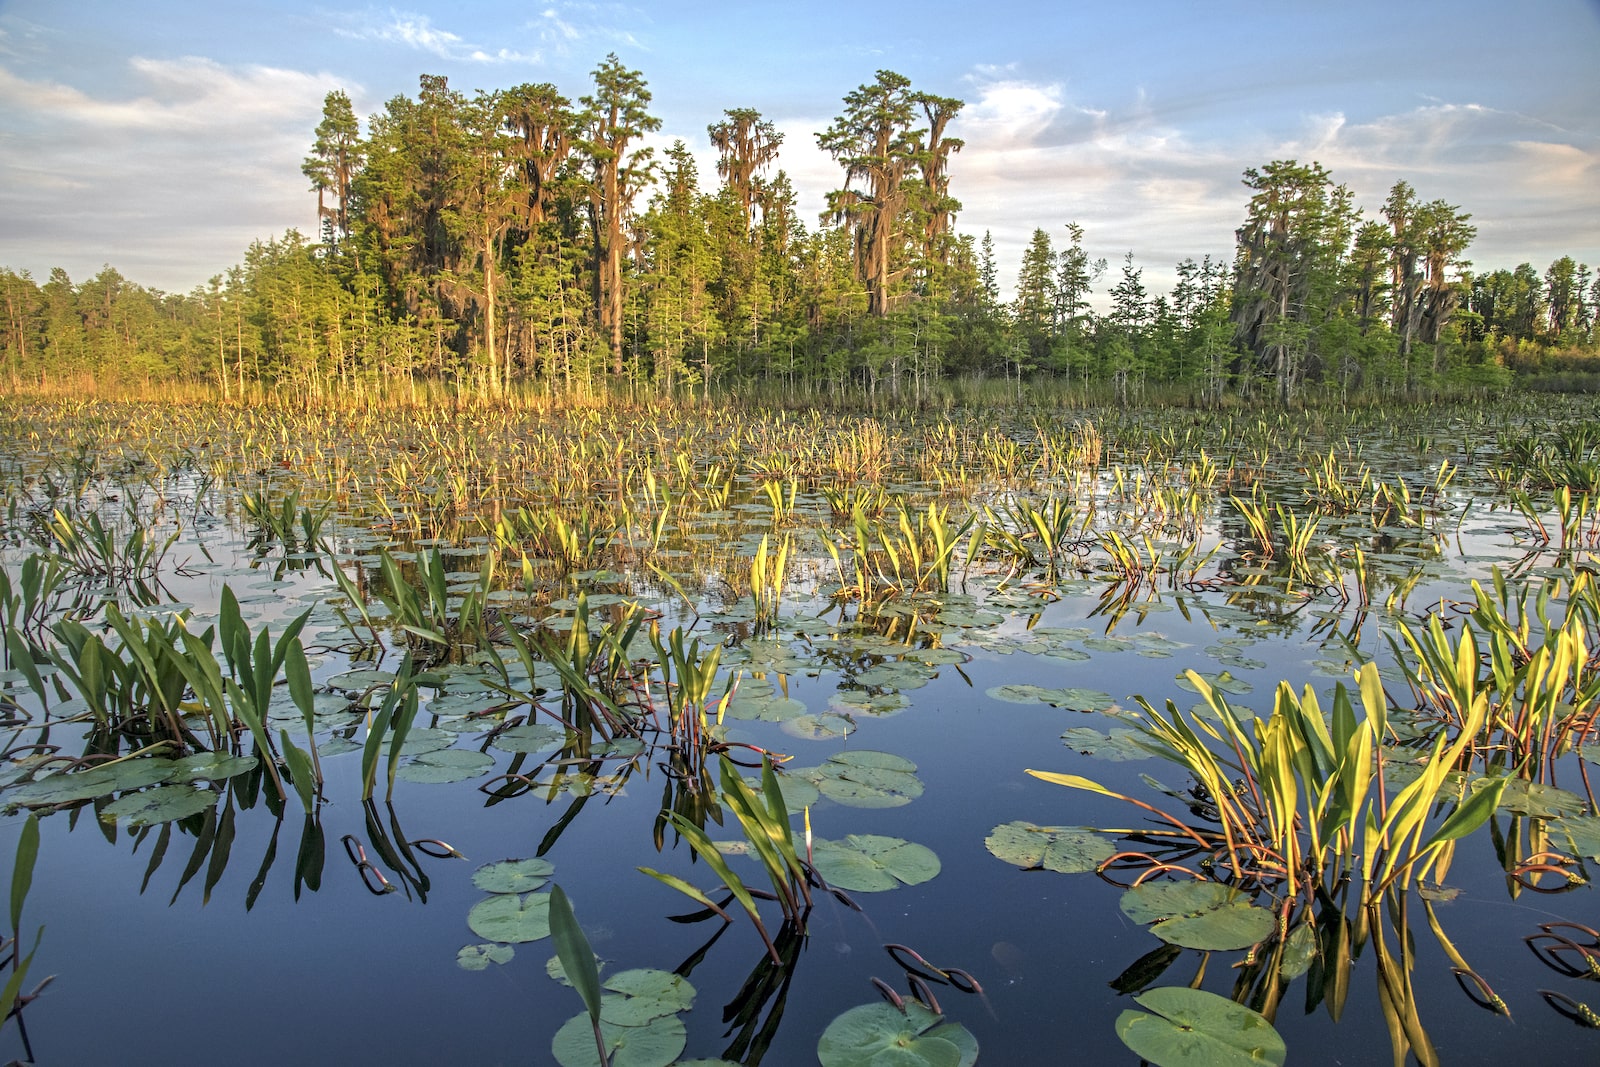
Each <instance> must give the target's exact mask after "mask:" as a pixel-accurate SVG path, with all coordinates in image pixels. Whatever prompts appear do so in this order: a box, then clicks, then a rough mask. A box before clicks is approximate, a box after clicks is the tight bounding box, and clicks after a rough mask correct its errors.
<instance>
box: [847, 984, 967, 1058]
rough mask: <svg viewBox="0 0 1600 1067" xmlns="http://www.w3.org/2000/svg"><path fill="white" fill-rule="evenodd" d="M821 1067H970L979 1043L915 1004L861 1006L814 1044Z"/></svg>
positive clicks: (961, 1028) (963, 1029) (956, 1026)
mask: <svg viewBox="0 0 1600 1067" xmlns="http://www.w3.org/2000/svg"><path fill="white" fill-rule="evenodd" d="M817 1060H818V1062H819V1063H820V1064H821V1065H822V1067H890V1065H893V1067H972V1064H974V1063H976V1062H977V1061H978V1039H977V1038H975V1037H973V1036H972V1032H971V1031H970V1030H968V1029H967V1028H966V1027H964V1026H962V1025H961V1024H959V1023H948V1022H945V1021H944V1016H943V1015H939V1014H936V1013H935V1012H932V1011H929V1010H928V1009H927V1008H925V1007H923V1006H922V1005H921V1004H920V1003H918V1002H917V1001H914V1000H910V1001H907V1002H906V1005H905V1011H904V1012H901V1011H900V1010H899V1009H898V1008H896V1007H895V1006H894V1005H892V1004H885V1003H878V1004H862V1005H860V1006H859V1007H855V1008H851V1009H850V1010H849V1011H847V1012H845V1013H844V1014H843V1015H840V1016H838V1017H837V1018H835V1019H834V1020H833V1021H832V1022H831V1023H829V1024H828V1028H827V1029H826V1030H824V1031H823V1032H822V1038H821V1040H819V1041H818V1042H817Z"/></svg>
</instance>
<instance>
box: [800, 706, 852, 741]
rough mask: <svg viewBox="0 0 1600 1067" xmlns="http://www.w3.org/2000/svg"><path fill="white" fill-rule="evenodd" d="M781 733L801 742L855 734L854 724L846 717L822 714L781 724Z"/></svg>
mask: <svg viewBox="0 0 1600 1067" xmlns="http://www.w3.org/2000/svg"><path fill="white" fill-rule="evenodd" d="M782 729H783V732H784V733H786V734H788V735H789V736H790V737H798V738H800V739H801V740H802V741H828V740H831V739H833V738H838V737H849V736H850V735H851V734H853V733H855V732H856V724H855V722H854V720H852V719H851V718H850V717H849V716H848V715H840V714H839V713H838V712H823V713H822V714H821V715H801V716H800V717H798V718H795V719H790V720H789V721H788V722H786V723H784V724H783V727H782Z"/></svg>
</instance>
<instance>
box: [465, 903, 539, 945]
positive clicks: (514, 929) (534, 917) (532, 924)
mask: <svg viewBox="0 0 1600 1067" xmlns="http://www.w3.org/2000/svg"><path fill="white" fill-rule="evenodd" d="M467 926H468V927H470V928H471V930H472V932H473V933H475V934H477V935H478V936H479V937H481V938H483V939H484V940H485V941H500V942H504V943H506V944H519V945H520V944H522V943H524V942H527V941H538V940H540V939H541V938H546V937H549V936H550V894H549V893H529V894H528V895H527V896H525V897H524V896H518V895H517V894H515V893H508V894H501V895H497V896H492V897H489V898H488V899H486V900H480V901H478V902H477V903H476V904H474V905H473V906H472V910H471V911H469V912H467Z"/></svg>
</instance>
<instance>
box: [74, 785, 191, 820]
mask: <svg viewBox="0 0 1600 1067" xmlns="http://www.w3.org/2000/svg"><path fill="white" fill-rule="evenodd" d="M216 802H217V794H215V793H213V792H212V791H211V790H209V789H198V788H196V787H194V786H192V785H158V786H156V787H155V788H154V789H146V790H144V791H143V792H139V793H129V794H127V795H126V796H123V797H121V798H119V799H117V800H113V801H112V802H111V803H110V804H107V805H106V806H105V807H104V808H102V809H101V810H100V819H101V821H102V822H121V823H122V824H123V825H125V826H146V825H150V824H152V823H161V822H171V821H172V820H173V819H187V818H188V817H189V816H191V815H198V814H199V813H200V812H202V811H205V810H206V809H207V808H209V807H211V805H213V804H215V803H216Z"/></svg>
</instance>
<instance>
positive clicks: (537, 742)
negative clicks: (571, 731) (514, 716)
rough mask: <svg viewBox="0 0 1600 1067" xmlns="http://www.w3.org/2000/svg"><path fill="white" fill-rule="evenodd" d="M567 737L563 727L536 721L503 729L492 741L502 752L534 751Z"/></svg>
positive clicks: (548, 746)
mask: <svg viewBox="0 0 1600 1067" xmlns="http://www.w3.org/2000/svg"><path fill="white" fill-rule="evenodd" d="M566 738H567V732H566V731H565V730H563V729H562V728H561V727H559V726H552V725H550V724H549V723H543V722H536V723H525V724H523V725H522V726H513V727H511V728H510V729H506V730H501V731H500V732H499V733H498V734H496V735H495V737H494V740H493V741H492V742H490V743H491V744H492V745H494V747H495V748H498V749H499V750H500V751H501V752H526V753H533V752H543V751H544V750H545V749H547V748H553V747H555V746H556V745H559V744H561V742H563V741H565V740H566Z"/></svg>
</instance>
